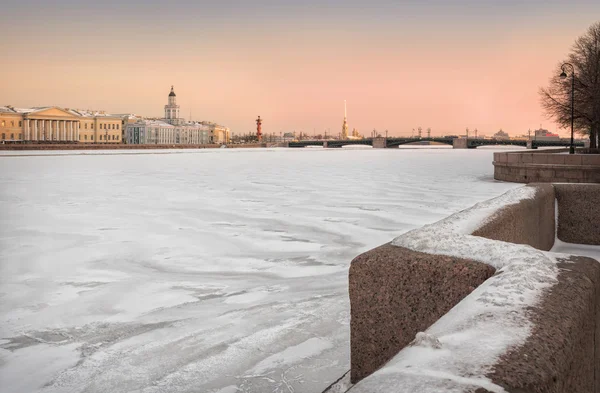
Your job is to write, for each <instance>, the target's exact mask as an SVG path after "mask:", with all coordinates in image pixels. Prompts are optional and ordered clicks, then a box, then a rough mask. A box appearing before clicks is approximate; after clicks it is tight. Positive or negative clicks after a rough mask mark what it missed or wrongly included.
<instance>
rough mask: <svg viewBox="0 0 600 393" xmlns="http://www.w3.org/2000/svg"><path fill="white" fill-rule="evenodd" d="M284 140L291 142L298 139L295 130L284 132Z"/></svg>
mask: <svg viewBox="0 0 600 393" xmlns="http://www.w3.org/2000/svg"><path fill="white" fill-rule="evenodd" d="M282 139H283V142H291V141H295V140H296V133H295V132H284V133H283V138H282Z"/></svg>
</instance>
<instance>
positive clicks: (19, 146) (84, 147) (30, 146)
mask: <svg viewBox="0 0 600 393" xmlns="http://www.w3.org/2000/svg"><path fill="white" fill-rule="evenodd" d="M223 146H224V147H226V148H229V149H231V148H246V149H247V148H257V147H267V144H266V143H248V144H240V145H220V144H216V143H212V144H206V145H179V144H177V145H175V144H169V145H124V144H108V143H107V144H83V143H81V144H79V143H71V144H67V143H65V144H63V143H53V144H50V143H46V144H41V143H40V144H38V143H36V144H33V143H23V144H16V143H10V144H8V143H7V144H0V150H20V151H22V150H118V149H122V150H132V149H135V150H141V149H143V150H146V149H161V150H162V149H219V148H221V147H223Z"/></svg>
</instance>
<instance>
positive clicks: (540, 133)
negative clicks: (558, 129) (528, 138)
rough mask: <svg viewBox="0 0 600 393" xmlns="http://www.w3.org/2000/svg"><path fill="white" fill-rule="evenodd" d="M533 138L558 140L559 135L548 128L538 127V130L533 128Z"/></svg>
mask: <svg viewBox="0 0 600 393" xmlns="http://www.w3.org/2000/svg"><path fill="white" fill-rule="evenodd" d="M534 139H535V140H543V141H559V140H560V136H559V135H558V134H553V133H551V132H550V131H548V130H544V129H543V128H540V129H539V130H535V133H534Z"/></svg>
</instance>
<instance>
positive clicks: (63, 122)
mask: <svg viewBox="0 0 600 393" xmlns="http://www.w3.org/2000/svg"><path fill="white" fill-rule="evenodd" d="M60 134H61V135H60V136H61V139H60V140H61V141H66V140H67V121H66V120H61V121H60Z"/></svg>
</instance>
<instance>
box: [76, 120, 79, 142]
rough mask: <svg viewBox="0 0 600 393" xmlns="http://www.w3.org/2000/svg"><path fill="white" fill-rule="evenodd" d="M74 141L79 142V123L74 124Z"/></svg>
mask: <svg viewBox="0 0 600 393" xmlns="http://www.w3.org/2000/svg"><path fill="white" fill-rule="evenodd" d="M75 140H79V122H78V121H76V122H75Z"/></svg>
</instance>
